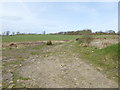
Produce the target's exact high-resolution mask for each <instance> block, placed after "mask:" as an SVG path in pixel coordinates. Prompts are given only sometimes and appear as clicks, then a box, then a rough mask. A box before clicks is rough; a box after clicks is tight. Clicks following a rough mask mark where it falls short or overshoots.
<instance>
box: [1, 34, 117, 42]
mask: <svg viewBox="0 0 120 90" xmlns="http://www.w3.org/2000/svg"><path fill="white" fill-rule="evenodd" d="M81 36H82V35H16V36H3V37H2V42H23V41H43V40H74V39H76V38H78V37H81ZM93 37H96V38H97V37H98V38H104V37H106V38H113V37H117V35H93Z"/></svg>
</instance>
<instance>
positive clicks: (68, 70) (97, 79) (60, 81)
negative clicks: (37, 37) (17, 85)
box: [18, 42, 118, 88]
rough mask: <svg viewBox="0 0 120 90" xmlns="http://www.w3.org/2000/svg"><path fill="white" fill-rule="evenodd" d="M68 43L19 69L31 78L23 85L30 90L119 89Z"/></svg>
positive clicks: (30, 58)
mask: <svg viewBox="0 0 120 90" xmlns="http://www.w3.org/2000/svg"><path fill="white" fill-rule="evenodd" d="M68 43H69V42H67V43H64V44H59V45H56V46H54V47H51V46H50V47H46V48H44V49H43V51H41V52H44V53H46V54H45V55H44V56H43V54H41V55H33V56H30V57H29V59H27V60H26V61H25V62H24V64H23V66H22V67H21V68H19V69H18V72H19V75H20V76H21V77H26V78H28V77H29V78H30V79H29V80H24V82H22V83H23V84H24V87H26V88H117V87H118V85H117V83H116V82H114V81H112V80H109V79H108V78H107V77H106V76H105V75H103V74H101V73H100V72H98V71H97V70H95V68H94V67H93V66H91V65H89V64H87V63H85V62H84V60H82V59H80V58H79V54H77V53H73V51H72V50H73V49H72V47H74V46H73V45H71V44H68Z"/></svg>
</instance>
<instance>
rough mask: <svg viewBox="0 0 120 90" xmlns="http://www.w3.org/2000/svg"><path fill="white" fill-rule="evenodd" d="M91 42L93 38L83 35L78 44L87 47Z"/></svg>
mask: <svg viewBox="0 0 120 90" xmlns="http://www.w3.org/2000/svg"><path fill="white" fill-rule="evenodd" d="M92 40H93V38H92V37H91V36H90V35H84V36H83V37H81V38H80V39H79V40H78V42H79V43H80V44H81V43H85V44H87V45H89V44H90V43H91V41H92Z"/></svg>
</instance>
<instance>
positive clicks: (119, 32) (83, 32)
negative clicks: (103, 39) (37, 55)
mask: <svg viewBox="0 0 120 90" xmlns="http://www.w3.org/2000/svg"><path fill="white" fill-rule="evenodd" d="M26 34H27V35H31V34H37V33H21V32H10V31H5V32H3V33H2V35H3V36H14V35H26ZM42 34H46V32H45V31H43V33H42ZM50 34H51V35H83V34H91V35H117V34H120V31H118V32H117V33H115V31H114V30H107V31H105V32H103V31H96V32H92V30H91V29H85V30H77V31H67V32H58V33H50Z"/></svg>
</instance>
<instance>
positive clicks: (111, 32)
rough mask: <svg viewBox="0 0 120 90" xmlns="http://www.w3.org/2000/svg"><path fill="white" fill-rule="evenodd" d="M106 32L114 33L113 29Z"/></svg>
mask: <svg viewBox="0 0 120 90" xmlns="http://www.w3.org/2000/svg"><path fill="white" fill-rule="evenodd" d="M107 33H109V34H115V31H113V30H108V31H107Z"/></svg>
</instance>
